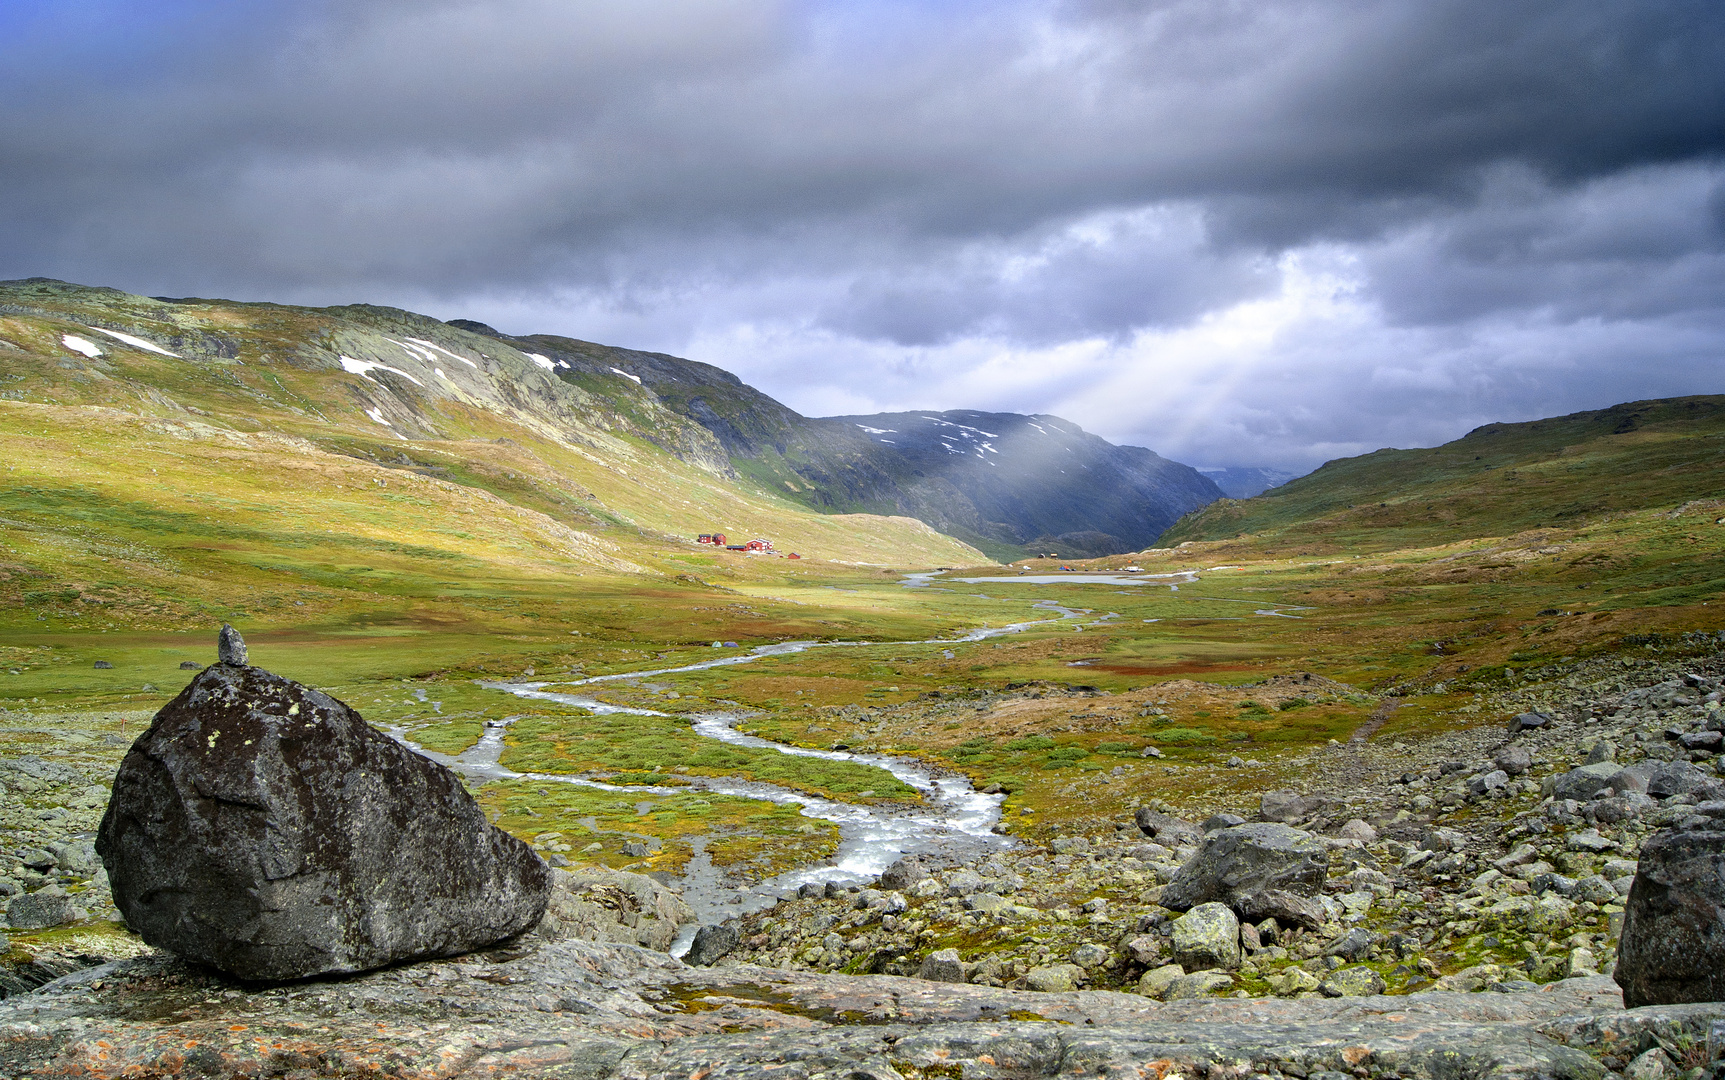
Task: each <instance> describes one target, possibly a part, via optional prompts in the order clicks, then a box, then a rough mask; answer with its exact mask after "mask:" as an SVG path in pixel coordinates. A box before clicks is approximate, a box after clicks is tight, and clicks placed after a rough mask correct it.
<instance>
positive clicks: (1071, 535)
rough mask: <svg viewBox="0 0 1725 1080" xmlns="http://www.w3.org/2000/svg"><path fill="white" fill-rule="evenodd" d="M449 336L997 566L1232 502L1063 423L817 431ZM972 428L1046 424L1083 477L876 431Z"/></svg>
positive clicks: (735, 391)
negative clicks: (661, 420)
mask: <svg viewBox="0 0 1725 1080" xmlns="http://www.w3.org/2000/svg"><path fill="white" fill-rule="evenodd" d="M450 325H451V326H455V327H458V328H462V329H467V330H471V331H473V332H475V333H483V334H488V335H492V336H495V337H496V338H497V340H500V341H505V342H508V343H510V344H512V345H513V346H514V347H516V348H519V349H523V350H528V351H529V352H530V353H535V354H537V355H542V356H545V357H548V358H549V359H550V360H551V362H552V363H553V364H554V365H556V367H557V371H558V373H559V375H560V376H561V377H562V378H563V379H565V380H566V381H569V382H572V383H574V384H576V385H579V386H583V387H588V388H598V387H600V386H607V385H612V384H614V383H615V382H616V381H617V380H618V379H628V380H634V381H635V382H636V385H637V386H639V387H641V388H642V389H644V390H647V391H649V392H650V393H651V394H653V395H654V397H655V398H656V400H657V402H658V403H659V404H660V405H661V406H663V407H664V408H665V409H667V410H669V411H671V412H673V413H676V414H677V415H679V416H681V417H683V418H685V419H687V420H691V421H693V422H694V423H696V424H698V425H700V426H701V427H702V428H704V429H705V430H706V431H707V432H708V433H709V434H710V435H711V436H712V437H713V439H715V440H716V441H717V443H718V445H719V446H720V447H721V448H722V449H723V451H724V453H725V455H726V458H727V463H728V466H729V468H730V470H731V471H732V472H733V473H734V474H736V475H739V476H746V477H748V478H749V479H751V480H753V481H755V482H756V483H758V484H760V485H761V486H762V487H763V488H765V489H768V490H771V491H773V492H774V493H775V494H779V495H783V496H786V497H789V498H790V499H792V500H793V501H795V502H798V503H801V504H802V505H804V506H807V507H809V508H810V509H814V510H818V511H821V512H823V513H835V512H862V513H875V514H889V515H903V516H907V517H913V518H916V519H918V520H920V521H923V522H925V523H927V524H928V525H930V526H932V527H933V528H935V529H937V530H939V531H941V532H944V533H946V534H947V535H949V536H953V537H955V538H957V539H960V540H962V541H964V542H966V543H968V544H971V545H973V546H975V547H978V548H980V549H981V550H983V551H985V552H987V553H988V554H990V555H992V556H994V557H996V558H1004V559H1008V560H1010V559H1013V558H1021V557H1025V556H1027V555H1032V554H1039V553H1044V552H1047V551H1049V550H1050V549H1057V550H1058V551H1059V553H1060V554H1062V555H1064V556H1066V557H1070V558H1086V557H1093V556H1099V555H1108V554H1116V553H1119V552H1125V551H1133V550H1137V549H1138V548H1141V547H1143V546H1145V545H1146V544H1148V543H1150V542H1151V541H1152V540H1154V539H1155V537H1156V536H1157V535H1158V534H1160V533H1161V532H1162V531H1163V530H1164V529H1166V528H1167V527H1168V526H1170V525H1172V524H1173V523H1174V522H1175V521H1176V520H1177V519H1178V518H1179V517H1180V516H1181V515H1182V514H1184V513H1186V512H1188V511H1190V510H1193V509H1196V508H1197V507H1199V506H1202V505H1204V504H1206V503H1208V502H1210V501H1213V500H1215V499H1219V498H1222V497H1223V493H1222V491H1221V489H1220V488H1218V487H1216V486H1215V485H1214V484H1213V483H1211V482H1210V481H1209V480H1208V479H1206V478H1205V477H1203V476H1202V475H1201V474H1200V473H1199V472H1198V471H1197V470H1195V469H1193V468H1191V467H1190V466H1187V465H1182V464H1180V463H1178V462H1173V461H1169V460H1168V459H1166V458H1163V457H1161V456H1160V455H1158V454H1156V453H1155V452H1154V451H1151V450H1147V449H1145V448H1143V447H1124V446H1116V445H1114V444H1112V443H1109V442H1107V441H1106V440H1104V439H1101V438H1100V437H1098V436H1095V435H1091V434H1089V433H1087V432H1085V431H1084V430H1083V428H1081V427H1079V426H1078V425H1077V424H1074V423H1072V422H1071V421H1069V420H1065V419H1062V418H1060V417H1052V416H1046V415H1041V414H1038V415H1036V416H1025V415H1024V414H1019V413H985V412H979V411H975V410H963V409H959V410H947V411H938V410H921V411H912V412H904V413H879V414H872V415H870V416H837V417H807V416H803V415H801V414H800V413H797V412H796V411H795V410H793V409H791V408H790V407H788V406H786V405H784V404H782V403H780V402H778V401H776V400H774V399H773V398H771V397H770V396H768V395H767V394H765V393H762V392H761V391H759V390H757V389H755V388H754V387H752V386H749V385H748V384H747V383H744V382H743V381H742V380H741V379H739V378H738V377H737V376H736V375H734V374H732V373H730V372H728V371H724V370H723V369H721V368H717V367H714V366H713V365H710V364H704V363H701V362H699V361H694V360H687V359H684V358H681V357H676V356H671V355H669V354H667V353H656V352H644V351H640V350H634V349H625V348H621V347H618V346H611V345H601V344H598V343H595V342H589V341H582V340H579V339H575V338H565V337H559V336H557V335H551V334H526V335H508V334H503V333H501V332H500V331H497V330H496V329H494V328H492V327H490V326H487V325H485V324H484V323H478V322H474V321H473V320H467V319H456V320H452V321H451V322H450ZM966 418H970V419H976V418H981V419H980V420H979V421H978V422H980V423H986V424H992V425H994V426H996V427H1002V428H1011V429H1013V431H1014V432H1015V433H1018V434H1022V433H1024V432H1025V431H1026V430H1027V429H1035V430H1041V429H1037V428H1036V424H1037V422H1039V421H1040V422H1041V423H1043V424H1046V425H1048V426H1049V427H1053V428H1055V429H1056V431H1057V432H1058V435H1056V436H1054V438H1055V441H1056V442H1057V443H1059V446H1058V447H1056V448H1055V450H1054V452H1055V453H1056V454H1058V453H1060V452H1066V453H1070V454H1072V455H1074V458H1073V460H1074V461H1075V462H1076V464H1077V465H1078V469H1077V470H1076V471H1073V472H1069V473H1062V472H1060V471H1059V467H1058V465H1057V464H1055V463H1053V462H1051V461H1048V460H1045V459H1044V458H1043V457H1042V456H1041V454H1040V451H1038V450H1036V449H1035V446H1034V444H1035V442H1036V440H1030V441H1029V442H1025V441H1024V440H1015V442H1014V444H1013V445H1011V446H1007V447H1005V448H1004V450H1003V449H1002V448H995V449H994V451H993V460H992V462H991V463H990V464H989V465H988V466H987V467H986V468H985V467H984V466H983V465H981V464H978V465H977V466H974V467H972V466H971V465H970V464H969V462H968V460H955V459H964V458H965V457H966V455H962V454H945V453H943V452H942V451H941V450H939V449H938V446H937V443H938V440H935V439H921V440H920V442H919V444H918V445H917V446H916V447H899V446H896V445H894V444H893V443H891V442H890V441H888V440H883V439H881V438H879V437H875V436H871V435H869V433H868V431H867V428H869V427H875V426H878V425H879V424H887V423H898V424H900V425H901V426H903V425H906V424H915V425H917V426H918V427H922V426H926V425H933V426H935V427H938V426H940V425H943V424H944V425H950V426H953V427H954V428H964V427H968V426H971V425H967V424H965V423H963V421H964V420H965V419H966ZM871 421H872V423H871ZM1043 434H1044V435H1045V436H1047V435H1048V433H1047V432H1046V431H1044V432H1043ZM987 454H988V452H987V451H985V452H984V455H985V456H984V458H983V460H984V461H988V457H987ZM1002 465H1005V466H1006V469H1005V470H1004V473H1006V474H1010V476H1005V475H989V474H990V472H991V471H992V472H993V473H995V474H1001V473H1002V471H1003V470H1002V469H1001V466H1002ZM1086 473H1092V474H1094V475H1093V476H1091V477H1089V478H1088V479H1085V474H1086ZM1057 477H1064V478H1065V479H1063V480H1062V479H1056V478H1057Z"/></svg>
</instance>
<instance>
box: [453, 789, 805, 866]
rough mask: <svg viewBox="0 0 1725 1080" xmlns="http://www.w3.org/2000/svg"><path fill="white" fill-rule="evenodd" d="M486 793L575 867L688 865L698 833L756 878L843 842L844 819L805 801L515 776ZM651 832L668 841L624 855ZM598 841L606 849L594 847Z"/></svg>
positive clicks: (483, 797)
mask: <svg viewBox="0 0 1725 1080" xmlns="http://www.w3.org/2000/svg"><path fill="white" fill-rule="evenodd" d="M477 794H478V798H479V803H480V805H481V806H482V807H484V808H485V809H486V811H487V812H488V813H489V814H490V815H491V816H492V818H493V820H494V821H496V823H497V824H498V825H499V826H500V827H502V828H503V829H505V830H507V831H508V832H510V833H512V834H514V835H515V836H517V837H519V838H521V839H522V840H525V841H526V842H528V843H530V844H533V845H534V846H535V847H536V848H538V849H539V850H540V851H542V852H545V853H551V852H556V853H557V854H561V855H562V856H563V857H564V858H566V859H567V860H569V862H570V863H571V864H573V865H575V866H606V867H611V868H613V869H619V868H623V867H627V868H629V869H631V870H636V871H641V872H647V871H659V870H665V871H671V872H678V871H681V870H682V869H683V867H684V866H685V865H686V864H687V863H688V860H689V858H690V856H691V855H692V854H693V850H694V848H693V844H692V843H691V841H692V840H694V839H696V838H705V845H704V846H705V850H706V852H707V854H708V855H709V857H710V858H711V859H712V861H713V864H714V865H715V866H725V867H737V868H738V869H739V871H740V872H742V873H743V877H744V880H745V881H750V882H753V881H760V880H763V879H765V878H769V877H774V876H776V875H778V874H781V873H784V872H785V871H787V870H790V869H793V868H795V867H797V866H800V865H805V864H807V863H815V862H819V861H820V860H822V859H825V858H827V857H828V856H830V855H831V854H832V853H833V851H834V850H835V849H836V848H837V847H838V840H839V832H838V828H837V826H835V825H833V824H831V823H830V822H826V821H820V820H817V819H814V818H807V817H803V816H802V814H801V812H800V811H799V810H798V809H797V808H796V807H795V806H778V805H774V804H772V803H764V802H761V801H759V800H755V799H742V798H735V797H732V796H728V795H710V794H707V793H705V792H686V793H685V792H679V793H677V794H674V795H661V794H658V793H652V794H649V793H645V792H643V793H640V794H634V793H617V792H609V791H601V790H596V789H593V788H583V787H577V786H575V785H573V784H564V783H555V782H549V783H548V782H545V781H533V780H513V781H494V782H492V783H490V784H487V785H485V786H484V787H482V788H480V789H479V791H478V793H477ZM552 833H556V834H560V835H557V836H549V835H547V834H552ZM643 838H652V839H655V840H658V841H659V842H660V846H659V847H658V848H656V849H655V850H653V852H652V853H651V854H650V855H648V856H646V857H641V856H629V855H625V854H623V845H624V844H625V843H628V842H630V841H634V840H640V839H643ZM592 844H599V845H600V848H599V849H598V850H596V851H590V850H587V849H588V848H589V846H590V845H592Z"/></svg>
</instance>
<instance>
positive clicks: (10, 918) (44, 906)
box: [6, 889, 86, 930]
mask: <svg viewBox="0 0 1725 1080" xmlns="http://www.w3.org/2000/svg"><path fill="white" fill-rule="evenodd" d="M85 917H86V916H85V914H84V912H83V911H82V910H80V909H79V907H78V905H77V904H75V903H74V902H73V901H72V898H71V897H69V896H64V895H59V894H55V893H51V892H49V891H48V890H46V889H43V890H42V891H40V892H33V893H28V894H26V895H24V896H20V897H18V898H17V899H15V900H13V901H12V902H11V903H10V904H7V905H6V925H7V926H9V927H11V928H12V929H14V930H46V929H48V928H49V927H53V926H64V925H66V924H67V923H72V922H77V921H78V920H79V919H83V918H85Z"/></svg>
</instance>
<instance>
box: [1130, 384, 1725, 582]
mask: <svg viewBox="0 0 1725 1080" xmlns="http://www.w3.org/2000/svg"><path fill="white" fill-rule="evenodd" d="M1722 466H1725V396H1703V397H1688V398H1670V399H1664V400H1658V401H1642V402H1632V403H1629V404H1625V405H1618V406H1614V407H1613V408H1610V409H1603V410H1598V411H1595V412H1585V413H1575V414H1573V415H1570V416H1561V417H1554V418H1551V419H1546V420H1536V421H1532V422H1529V423H1521V424H1490V425H1487V426H1485V427H1482V428H1479V429H1477V430H1475V431H1473V432H1471V433H1469V434H1468V435H1467V436H1465V437H1464V438H1461V439H1458V440H1456V441H1454V442H1451V443H1446V444H1444V445H1443V446H1439V447H1434V448H1431V449H1419V450H1379V451H1378V452H1376V453H1374V454H1367V455H1364V456H1362V457H1356V458H1347V459H1342V460H1338V461H1332V462H1330V463H1328V464H1327V465H1325V466H1324V467H1323V468H1321V469H1319V470H1317V471H1316V472H1314V473H1311V474H1309V475H1307V476H1304V477H1301V478H1299V479H1297V480H1293V481H1291V482H1289V483H1287V484H1285V485H1283V486H1281V487H1279V488H1272V489H1271V490H1270V491H1268V492H1265V493H1264V494H1263V495H1260V496H1258V497H1257V498H1254V499H1248V500H1227V501H1224V502H1221V503H1218V504H1215V505H1213V506H1211V507H1208V508H1206V509H1204V510H1201V511H1198V512H1196V513H1194V514H1191V515H1188V516H1187V517H1186V518H1183V519H1182V520H1181V521H1180V522H1178V523H1177V524H1176V525H1175V526H1174V527H1173V528H1171V529H1169V530H1168V532H1167V533H1166V534H1164V535H1163V537H1162V538H1161V539H1160V540H1159V541H1158V543H1159V544H1177V543H1180V542H1183V541H1189V540H1220V539H1224V538H1228V537H1236V536H1242V537H1246V538H1247V539H1248V542H1249V543H1250V544H1251V545H1252V546H1254V547H1257V548H1259V549H1261V550H1283V551H1288V550H1303V551H1309V552H1315V551H1330V552H1335V551H1346V552H1350V553H1360V552H1366V551H1386V550H1394V549H1397V548H1410V547H1424V546H1428V545H1431V544H1434V543H1441V542H1445V541H1454V540H1459V539H1466V538H1470V537H1475V536H1482V535H1484V536H1503V535H1509V534H1512V533H1517V532H1521V531H1524V530H1527V529H1535V528H1570V527H1574V526H1575V525H1577V524H1584V523H1587V522H1591V521H1596V520H1598V519H1599V518H1601V517H1602V516H1604V515H1609V514H1613V513H1621V512H1625V511H1636V510H1640V509H1643V508H1646V507H1649V506H1658V505H1677V504H1680V503H1683V502H1687V501H1689V500H1695V499H1718V498H1720V497H1721V496H1725V479H1722V477H1725V469H1722ZM1715 516H1718V515H1715Z"/></svg>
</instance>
